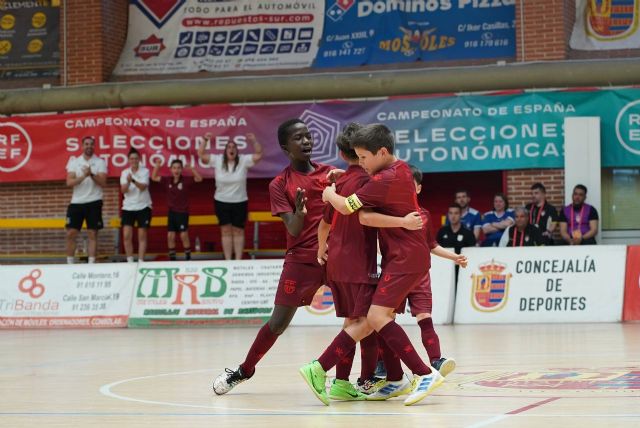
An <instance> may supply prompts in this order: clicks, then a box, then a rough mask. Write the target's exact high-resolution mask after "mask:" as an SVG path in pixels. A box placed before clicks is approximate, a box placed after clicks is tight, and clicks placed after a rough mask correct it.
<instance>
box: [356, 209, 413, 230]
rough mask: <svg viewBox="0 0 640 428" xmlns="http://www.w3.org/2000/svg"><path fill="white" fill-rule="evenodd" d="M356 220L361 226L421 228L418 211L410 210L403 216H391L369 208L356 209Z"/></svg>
mask: <svg viewBox="0 0 640 428" xmlns="http://www.w3.org/2000/svg"><path fill="white" fill-rule="evenodd" d="M358 220H360V224H361V225H363V226H370V227H378V228H380V227H383V228H386V227H402V228H405V229H408V230H420V229H422V217H420V213H417V212H412V213H409V214H407V215H406V216H404V217H393V216H390V215H385V214H380V213H377V212H374V211H371V210H360V211H358Z"/></svg>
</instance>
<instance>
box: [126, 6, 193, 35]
mask: <svg viewBox="0 0 640 428" xmlns="http://www.w3.org/2000/svg"><path fill="white" fill-rule="evenodd" d="M185 2H186V0H131V4H134V5H136V6H137V7H138V9H140V11H141V12H142V13H144V15H145V16H146V17H147V18H149V20H150V21H151V22H153V25H155V26H156V27H157V28H162V26H163V25H164V24H166V23H167V21H168V20H169V19H171V17H172V16H173V15H174V14H175V13H176V12H177V11H178V9H180V6H182V5H183V4H184V3H185Z"/></svg>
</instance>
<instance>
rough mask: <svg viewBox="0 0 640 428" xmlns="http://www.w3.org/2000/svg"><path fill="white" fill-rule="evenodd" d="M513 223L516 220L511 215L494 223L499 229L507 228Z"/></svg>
mask: <svg viewBox="0 0 640 428" xmlns="http://www.w3.org/2000/svg"><path fill="white" fill-rule="evenodd" d="M513 223H515V222H514V220H513V218H511V217H507V218H505V219H504V220H502V221H499V222H497V223H494V225H495V226H496V227H497V228H498V229H500V230H504V229H506V228H507V227H509V226H511V225H512V224H513Z"/></svg>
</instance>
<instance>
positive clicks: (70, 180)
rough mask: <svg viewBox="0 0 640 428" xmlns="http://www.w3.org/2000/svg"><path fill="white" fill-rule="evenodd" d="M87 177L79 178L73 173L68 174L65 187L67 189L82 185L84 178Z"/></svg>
mask: <svg viewBox="0 0 640 428" xmlns="http://www.w3.org/2000/svg"><path fill="white" fill-rule="evenodd" d="M87 177H88V175H86V174H85V175H81V176H80V177H76V173H75V172H69V173H67V186H69V187H74V186H77V185H78V184H80V183H82V182H83V181H84V179H85V178H87Z"/></svg>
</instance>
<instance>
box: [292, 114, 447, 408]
mask: <svg viewBox="0 0 640 428" xmlns="http://www.w3.org/2000/svg"><path fill="white" fill-rule="evenodd" d="M352 147H353V148H354V150H355V152H356V153H357V155H358V158H359V160H360V165H361V166H362V167H363V168H364V169H365V171H366V172H367V173H369V174H370V175H371V176H372V177H371V179H370V180H369V181H368V182H367V183H366V184H364V185H363V186H362V187H361V188H359V189H358V190H356V192H354V193H353V194H352V195H350V196H349V197H347V198H345V197H344V196H341V195H339V194H338V193H337V192H336V188H335V186H332V187H327V188H326V189H325V190H324V192H323V200H324V201H326V202H328V203H330V204H331V205H332V206H333V207H334V208H335V209H336V210H337V211H338V212H340V213H341V214H344V215H350V214H353V213H355V212H356V211H359V210H361V209H363V208H370V209H374V210H375V211H376V212H377V213H380V214H385V215H387V216H392V217H403V216H406V215H407V214H410V213H411V212H414V211H419V209H420V207H419V206H418V200H417V194H416V191H415V185H414V180H413V175H412V173H411V170H410V168H409V166H408V165H407V164H406V163H405V162H403V161H400V160H398V159H397V158H396V157H395V156H394V154H393V153H394V140H393V134H392V132H391V130H390V129H389V128H387V127H386V126H384V125H382V124H372V125H366V126H364V127H363V128H362V129H360V130H359V131H358V132H357V133H356V135H355V136H354V138H353V141H352ZM423 220H424V219H423ZM379 240H380V250H381V253H382V274H381V278H380V280H379V282H378V286H377V287H376V290H375V292H374V294H373V297H372V299H371V307H370V308H369V311H368V313H367V317H366V319H364V320H359V321H358V322H355V323H353V324H351V325H348V326H346V327H345V329H344V330H343V331H342V332H341V333H340V334H339V335H338V336H337V337H336V338H335V339H334V341H333V342H332V343H331V345H329V347H328V348H327V349H326V350H325V352H324V353H323V355H322V356H321V357H320V358H319V359H318V361H314V362H313V363H311V364H308V365H307V366H304V367H302V368H301V373H302V374H303V377H304V378H305V380H306V381H307V383H308V384H309V385H310V387H311V389H312V391H313V392H314V394H315V395H316V396H317V397H318V398H319V399H320V400H321V401H323V402H325V400H324V398H325V396H326V390H325V386H324V382H325V380H326V370H328V369H329V368H331V367H332V366H333V365H335V363H337V361H338V360H339V359H340V358H341V355H344V354H346V353H349V352H351V351H352V349H353V348H354V347H355V344H356V342H357V341H359V340H361V339H363V338H365V337H366V336H368V335H369V334H370V333H371V331H372V329H374V330H375V331H376V332H377V333H378V338H379V340H384V341H385V342H386V345H387V346H388V347H389V348H390V349H391V350H392V351H393V352H394V353H395V354H396V355H398V357H399V358H400V359H401V360H402V361H403V362H404V363H405V364H406V365H407V367H408V368H409V369H410V370H411V371H412V372H413V374H414V376H415V378H414V380H413V386H412V389H411V392H410V394H409V396H408V397H407V399H406V400H405V401H404V404H405V405H412V404H415V403H417V402H419V401H421V400H422V399H424V398H425V397H426V396H428V395H429V394H431V393H432V392H433V391H434V390H435V388H437V387H438V386H439V385H440V384H441V383H442V382H443V377H442V375H441V374H440V373H439V372H438V371H436V370H432V369H431V368H430V367H429V366H427V365H426V364H425V363H424V362H423V361H422V359H421V358H420V356H419V355H418V353H417V352H416V350H415V349H414V347H413V346H412V345H411V341H410V340H409V338H408V336H407V335H406V333H405V332H404V330H403V329H402V327H400V326H399V325H398V324H397V323H396V322H395V320H394V310H395V309H396V308H398V307H399V306H400V305H401V304H402V303H403V302H404V300H405V299H406V298H407V296H408V295H409V293H410V292H411V291H412V290H414V289H415V288H416V287H417V286H419V284H420V282H421V281H422V280H423V278H424V277H425V275H426V274H427V273H428V267H427V266H426V263H425V260H427V259H428V257H429V253H430V248H429V246H428V245H427V242H426V240H425V237H424V232H423V231H422V230H407V229H403V228H399V227H389V228H381V229H380V230H379ZM321 361H322V362H323V363H322V364H321Z"/></svg>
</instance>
